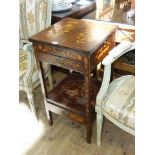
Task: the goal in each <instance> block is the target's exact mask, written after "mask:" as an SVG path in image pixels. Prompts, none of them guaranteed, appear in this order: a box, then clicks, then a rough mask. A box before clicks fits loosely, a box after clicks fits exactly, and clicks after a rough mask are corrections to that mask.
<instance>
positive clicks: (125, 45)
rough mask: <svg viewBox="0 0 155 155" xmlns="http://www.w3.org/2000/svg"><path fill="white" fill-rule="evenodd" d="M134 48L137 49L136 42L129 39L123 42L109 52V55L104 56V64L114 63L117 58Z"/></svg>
mask: <svg viewBox="0 0 155 155" xmlns="http://www.w3.org/2000/svg"><path fill="white" fill-rule="evenodd" d="M133 49H135V43H133V42H128V41H124V42H121V43H120V44H119V45H117V46H116V47H115V48H113V49H112V50H111V51H110V52H109V55H108V56H106V57H105V58H104V60H103V61H102V64H103V65H108V64H112V63H113V62H114V61H115V60H116V59H118V58H119V57H121V56H122V55H123V54H125V53H127V52H128V51H130V50H133Z"/></svg>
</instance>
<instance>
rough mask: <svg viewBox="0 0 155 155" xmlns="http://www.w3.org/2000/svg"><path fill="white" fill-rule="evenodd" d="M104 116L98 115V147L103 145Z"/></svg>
mask: <svg viewBox="0 0 155 155" xmlns="http://www.w3.org/2000/svg"><path fill="white" fill-rule="evenodd" d="M102 123H103V115H102V114H98V113H97V145H98V146H100V145H101V137H102Z"/></svg>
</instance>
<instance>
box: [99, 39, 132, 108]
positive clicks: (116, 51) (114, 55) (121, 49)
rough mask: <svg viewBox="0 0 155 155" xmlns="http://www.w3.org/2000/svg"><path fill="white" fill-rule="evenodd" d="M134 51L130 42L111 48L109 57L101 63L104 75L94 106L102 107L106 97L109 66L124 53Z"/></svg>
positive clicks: (109, 75)
mask: <svg viewBox="0 0 155 155" xmlns="http://www.w3.org/2000/svg"><path fill="white" fill-rule="evenodd" d="M132 49H134V43H131V42H122V43H120V44H119V45H118V46H116V47H115V48H113V49H112V50H111V51H110V52H109V55H107V56H106V57H105V58H104V60H103V61H102V64H103V65H104V74H103V81H102V84H101V88H100V90H99V93H98V94H97V97H96V105H97V106H100V107H101V106H102V100H103V99H104V98H105V97H106V95H107V91H108V87H109V83H110V77H111V64H112V63H113V62H114V61H115V60H116V59H118V58H119V57H120V56H122V55H123V54H124V53H126V52H128V51H130V50H132Z"/></svg>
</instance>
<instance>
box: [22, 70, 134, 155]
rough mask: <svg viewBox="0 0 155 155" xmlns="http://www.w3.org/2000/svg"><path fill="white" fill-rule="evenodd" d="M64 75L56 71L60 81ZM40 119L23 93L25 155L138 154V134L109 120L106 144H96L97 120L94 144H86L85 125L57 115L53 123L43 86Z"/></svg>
mask: <svg viewBox="0 0 155 155" xmlns="http://www.w3.org/2000/svg"><path fill="white" fill-rule="evenodd" d="M62 77H64V74H63V73H60V72H55V74H54V78H55V79H57V82H58V81H59V80H61V79H62ZM34 97H35V103H36V108H37V113H38V116H39V121H37V120H36V119H35V117H34V116H33V115H32V113H31V111H30V108H29V106H28V101H27V98H26V94H25V93H24V92H20V99H19V101H20V104H19V105H20V108H21V124H20V128H21V130H20V131H21V133H20V138H19V140H20V153H21V154H22V155H77V154H78V155H134V154H135V153H134V152H135V139H134V136H132V135H130V134H128V133H126V132H124V131H122V130H121V129H119V128H118V127H116V126H115V125H113V124H112V123H110V122H109V121H108V120H106V119H105V123H104V127H103V134H102V144H101V146H100V147H98V146H97V145H96V121H95V122H94V124H93V135H92V143H91V144H88V143H86V134H85V127H84V126H82V125H79V124H76V123H74V122H72V121H70V120H68V119H65V118H63V117H61V116H58V115H56V114H54V116H53V121H54V124H53V126H50V125H49V124H48V122H47V119H46V113H45V108H44V103H43V97H42V92H41V88H40V86H39V87H37V88H36V89H35V90H34Z"/></svg>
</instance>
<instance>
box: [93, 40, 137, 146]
mask: <svg viewBox="0 0 155 155" xmlns="http://www.w3.org/2000/svg"><path fill="white" fill-rule="evenodd" d="M133 48H134V43H131V42H122V43H120V44H119V45H117V46H116V47H115V48H113V49H112V50H111V51H110V52H109V54H108V56H106V57H105V58H104V59H103V62H102V63H103V65H104V76H103V81H102V85H101V88H100V91H99V93H98V94H97V98H96V106H95V110H96V113H97V145H98V146H100V144H101V133H102V124H103V116H105V117H106V118H107V119H108V120H110V121H111V122H112V123H114V124H115V125H117V126H118V127H120V128H121V129H123V130H125V131H127V132H128V133H130V134H133V135H134V131H135V124H134V123H135V77H134V76H133V75H126V76H122V77H119V78H116V79H115V80H113V81H112V82H111V83H110V76H111V64H112V63H113V62H114V61H115V60H117V59H118V58H119V57H120V56H122V55H123V54H125V53H127V52H128V51H130V50H132V49H133Z"/></svg>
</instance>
